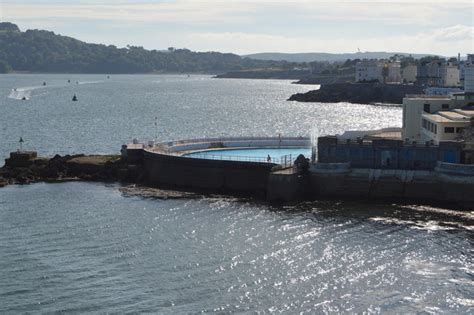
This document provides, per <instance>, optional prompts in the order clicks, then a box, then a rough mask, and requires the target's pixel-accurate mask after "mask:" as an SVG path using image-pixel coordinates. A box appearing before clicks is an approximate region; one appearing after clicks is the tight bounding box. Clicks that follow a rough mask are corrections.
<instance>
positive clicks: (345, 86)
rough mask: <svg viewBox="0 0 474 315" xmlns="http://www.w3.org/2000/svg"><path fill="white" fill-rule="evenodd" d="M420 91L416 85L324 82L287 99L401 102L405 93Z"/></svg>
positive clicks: (302, 100) (420, 88)
mask: <svg viewBox="0 0 474 315" xmlns="http://www.w3.org/2000/svg"><path fill="white" fill-rule="evenodd" d="M422 93H423V88H422V87H421V86H416V85H402V84H379V83H335V84H324V85H322V86H321V88H320V89H319V90H313V91H309V92H307V93H297V94H293V95H292V96H291V97H290V98H289V99H288V100H289V101H298V102H319V103H339V102H348V103H358V104H371V103H392V104H402V103H403V98H404V97H405V95H407V94H422Z"/></svg>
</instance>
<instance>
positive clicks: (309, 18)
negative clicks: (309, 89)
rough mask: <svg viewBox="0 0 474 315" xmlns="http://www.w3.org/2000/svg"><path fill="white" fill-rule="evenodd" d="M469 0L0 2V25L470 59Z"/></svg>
mask: <svg viewBox="0 0 474 315" xmlns="http://www.w3.org/2000/svg"><path fill="white" fill-rule="evenodd" d="M473 6H474V5H473V0H467V1H456V0H452V1H450V0H446V1H415V0H401V1H383V0H382V1H317V0H312V1H309V0H292V1H290V0H273V1H270V0H259V1H257V0H254V1H249V0H235V1H234V0H135V1H133V0H128V1H126V0H97V1H92V0H0V19H1V20H2V21H10V22H14V23H16V24H18V25H19V26H20V28H21V29H22V30H26V29H33V28H36V29H48V30H52V31H54V32H56V33H59V34H62V35H67V36H72V37H75V38H78V39H80V40H84V41H87V42H95V43H104V44H114V45H117V46H119V47H123V46H125V45H127V44H130V45H138V46H144V47H145V48H147V49H165V48H167V47H169V46H174V47H179V48H182V47H186V48H189V49H192V50H198V51H208V50H215V51H221V52H234V53H239V54H244V53H253V52H268V51H274V52H355V51H357V49H360V50H361V51H402V52H413V53H436V54H442V55H450V56H452V55H457V53H458V52H461V53H462V54H463V55H464V54H466V53H473V52H474V7H473Z"/></svg>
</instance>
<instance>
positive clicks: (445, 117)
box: [423, 112, 470, 125]
mask: <svg viewBox="0 0 474 315" xmlns="http://www.w3.org/2000/svg"><path fill="white" fill-rule="evenodd" d="M446 113H447V114H446ZM456 115H459V116H461V117H465V116H463V115H460V114H457V113H454V112H438V113H437V114H423V118H425V119H428V120H431V121H433V122H437V123H451V124H462V125H464V124H466V123H468V122H469V121H470V119H469V118H467V119H459V118H458V117H459V116H456ZM450 117H452V118H450Z"/></svg>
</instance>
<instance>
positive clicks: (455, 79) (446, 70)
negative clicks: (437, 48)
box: [416, 60, 460, 87]
mask: <svg viewBox="0 0 474 315" xmlns="http://www.w3.org/2000/svg"><path fill="white" fill-rule="evenodd" d="M459 78H460V76H459V68H458V66H457V65H454V64H452V63H446V62H445V61H444V60H432V61H427V62H422V63H421V64H420V65H418V73H417V77H416V82H417V84H420V85H425V86H439V87H456V86H459V85H460V80H459Z"/></svg>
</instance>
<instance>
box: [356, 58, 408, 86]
mask: <svg viewBox="0 0 474 315" xmlns="http://www.w3.org/2000/svg"><path fill="white" fill-rule="evenodd" d="M401 80H402V79H401V73H400V62H398V61H394V62H389V61H383V60H382V61H380V60H364V61H360V62H358V63H357V64H356V73H355V81H356V82H380V83H383V82H385V83H400V82H401Z"/></svg>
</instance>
